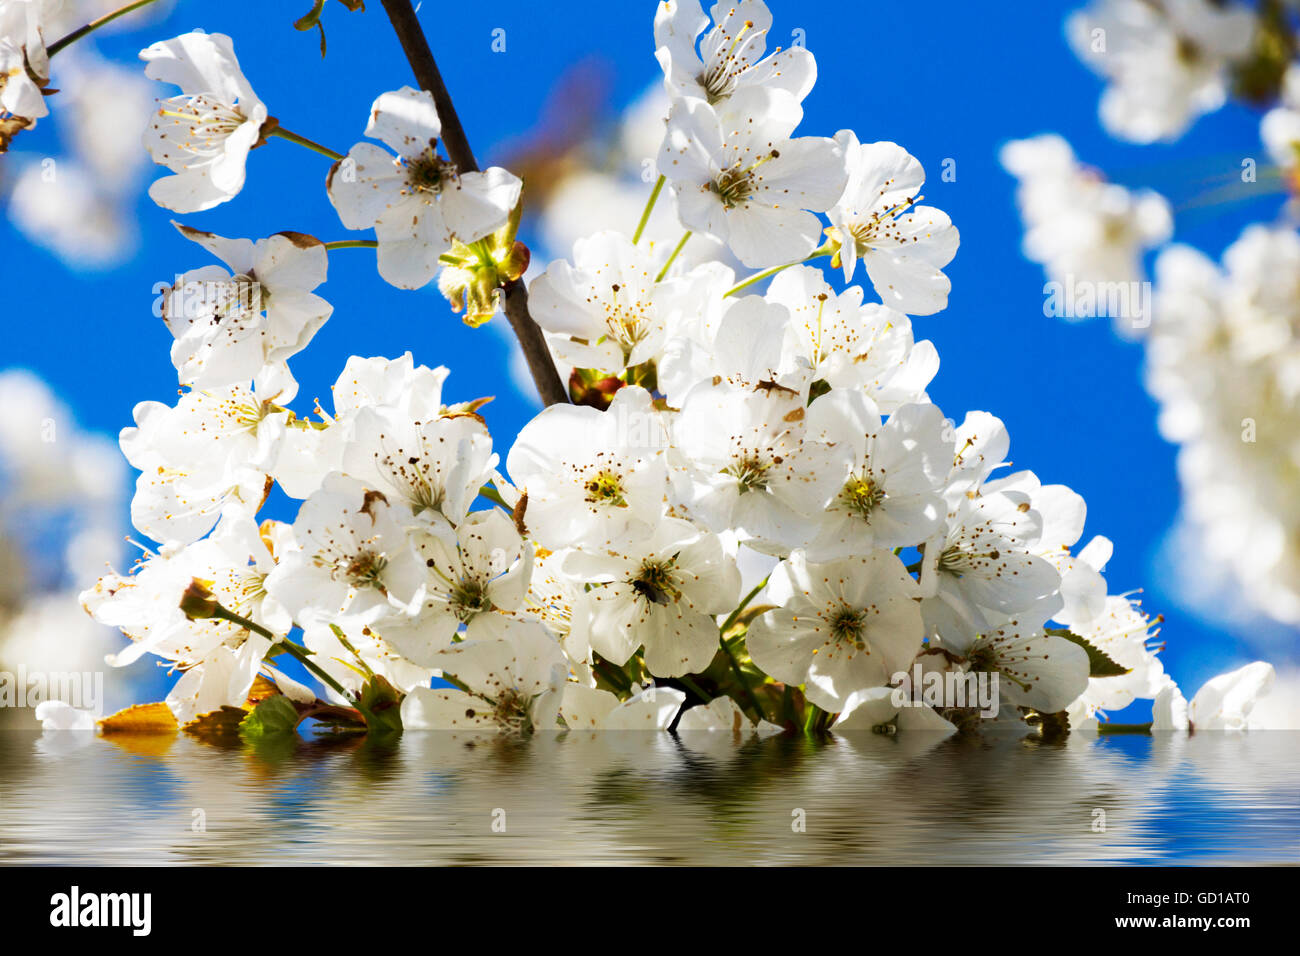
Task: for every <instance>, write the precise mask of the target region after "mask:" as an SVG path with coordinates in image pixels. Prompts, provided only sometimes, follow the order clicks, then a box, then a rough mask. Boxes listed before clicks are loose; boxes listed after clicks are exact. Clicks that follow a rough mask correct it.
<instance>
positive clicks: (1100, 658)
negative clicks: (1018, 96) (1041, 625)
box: [1047, 627, 1132, 677]
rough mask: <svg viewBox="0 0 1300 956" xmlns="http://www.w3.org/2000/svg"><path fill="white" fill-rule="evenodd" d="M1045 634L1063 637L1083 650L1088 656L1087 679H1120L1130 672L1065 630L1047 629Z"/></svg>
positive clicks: (1129, 669) (1104, 653)
mask: <svg viewBox="0 0 1300 956" xmlns="http://www.w3.org/2000/svg"><path fill="white" fill-rule="evenodd" d="M1047 633H1048V634H1051V635H1053V636H1054V637H1063V638H1065V639H1066V640H1067V641H1069V642H1071V643H1072V644H1078V645H1079V646H1080V647H1082V648H1083V649H1084V651H1085V652H1086V653H1087V655H1088V676H1089V677H1122V676H1123V675H1124V674H1127V673H1128V672H1129V671H1131V670H1132V668H1131V667H1121V666H1120V665H1119V664H1117V663H1115V661H1114V660H1113V659H1112V658H1111V657H1110V655H1109V654H1107V653H1106V652H1105V651H1102V650H1100V649H1098V648H1097V647H1096V646H1095V645H1094V644H1091V643H1089V642H1088V641H1087V640H1085V639H1084V638H1082V637H1080V636H1079V635H1078V634H1075V633H1074V632H1072V631H1070V630H1069V629H1067V628H1064V627H1049V628H1047Z"/></svg>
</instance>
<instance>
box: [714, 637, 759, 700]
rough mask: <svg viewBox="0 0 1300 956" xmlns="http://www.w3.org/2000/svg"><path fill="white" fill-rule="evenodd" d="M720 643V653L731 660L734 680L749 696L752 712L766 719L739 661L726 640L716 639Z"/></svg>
mask: <svg viewBox="0 0 1300 956" xmlns="http://www.w3.org/2000/svg"><path fill="white" fill-rule="evenodd" d="M718 643H719V644H721V645H722V653H724V654H726V655H727V660H729V661H730V662H731V670H732V671H733V672H734V673H735V675H736V680H738V681H740V686H741V687H743V688H744V689H745V696H746V697H748V698H749V703H750V705H751V706H752V707H753V708H754V713H756V714H758V719H759V720H767V713H766V712H765V711H764V710H763V705H762V704H760V703H759V702H758V697H757V695H755V693H754V688H752V687H750V686H749V681H747V680H746V679H745V672H744V671H742V670H741V669H740V661H738V660H736V655H735V654H734V653H732V650H731V648H730V647H728V646H727V642H726V640H725V639H723V638H721V637H720V638H719V639H718Z"/></svg>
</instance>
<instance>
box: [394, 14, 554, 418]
mask: <svg viewBox="0 0 1300 956" xmlns="http://www.w3.org/2000/svg"><path fill="white" fill-rule="evenodd" d="M382 3H383V5H384V11H385V12H386V13H387V14H388V19H389V21H390V22H391V23H392V24H393V30H394V31H395V32H396V33H397V39H398V41H400V42H401V44H402V52H403V53H405V54H406V59H407V61H408V62H409V63H410V64H411V71H412V72H413V73H414V74H415V79H416V81H417V82H418V83H419V84H420V86H421V87H422V88H423V89H425V90H427V91H428V92H429V93H430V94H432V96H433V103H434V106H436V107H437V109H438V118H439V120H441V122H442V142H443V145H444V146H445V147H446V149H447V157H448V158H449V159H450V160H451V161H452V162H453V163H455V164H456V166H457V167H459V169H460V171H461V172H475V171H477V170H478V162H477V161H476V160H475V159H474V151H473V150H472V149H470V145H469V140H468V139H466V138H465V129H464V127H463V126H461V125H460V117H459V116H458V115H457V113H456V107H455V105H454V104H453V103H452V101H451V94H450V93H448V92H447V85H446V84H445V83H444V82H443V80H442V74H441V73H440V72H439V71H438V64H437V62H436V61H435V60H434V58H433V53H432V51H430V49H429V41H428V40H427V39H426V38H425V36H424V29H423V28H422V27H421V26H420V21H419V20H418V19H416V16H415V10H414V9H413V8H412V7H411V2H410V0H382ZM505 313H506V318H507V319H508V320H509V321H510V327H511V328H512V329H514V332H515V338H517V339H518V340H519V345H520V347H521V348H522V349H523V350H524V358H525V359H527V360H528V370H529V371H530V372H531V373H532V376H533V382H534V384H536V386H537V392H538V394H539V395H540V396H541V398H542V402H543V403H545V404H547V405H558V404H563V403H567V402H568V401H569V390H568V389H567V388H565V386H564V383H563V382H562V381H561V380H560V375H559V373H558V372H557V371H556V370H555V362H554V360H553V359H552V358H551V351H550V349H549V348H548V347H547V345H546V337H545V336H544V335H542V330H541V328H539V327H538V325H537V323H536V322H535V321H534V320H533V317H532V314H531V313H530V312H529V311H528V289H527V288H525V286H524V284H523V282H511V283H508V284H507V285H506V288H505Z"/></svg>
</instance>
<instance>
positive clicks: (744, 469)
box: [722, 455, 769, 494]
mask: <svg viewBox="0 0 1300 956" xmlns="http://www.w3.org/2000/svg"><path fill="white" fill-rule="evenodd" d="M768 468H769V465H768V463H767V462H765V461H762V460H760V459H759V458H758V457H757V456H756V455H748V456H746V457H744V458H741V459H740V460H739V461H735V462H733V463H732V464H730V465H728V466H727V467H726V468H724V469H722V473H723V474H724V475H730V476H731V477H733V478H735V479H736V482H737V484H739V485H740V492H741V494H744V493H745V492H746V491H761V490H763V489H764V488H766V487H767V481H768V474H767V470H768Z"/></svg>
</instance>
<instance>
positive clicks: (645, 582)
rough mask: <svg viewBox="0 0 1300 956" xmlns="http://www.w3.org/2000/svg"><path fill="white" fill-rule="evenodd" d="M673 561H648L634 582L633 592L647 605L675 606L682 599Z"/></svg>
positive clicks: (642, 566)
mask: <svg viewBox="0 0 1300 956" xmlns="http://www.w3.org/2000/svg"><path fill="white" fill-rule="evenodd" d="M674 567H675V564H674V562H673V561H671V560H669V561H647V562H645V563H644V564H642V565H641V571H640V573H639V574H638V575H637V577H636V579H635V580H634V581H633V582H632V590H633V591H635V592H636V593H637V596H638V597H640V598H641V599H642V600H644V601H645V602H646V603H647V604H665V605H666V604H673V603H676V601H677V600H678V599H680V598H681V596H682V592H681V591H679V590H678V589H677V586H676V583H675V578H674V575H673V568H674Z"/></svg>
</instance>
